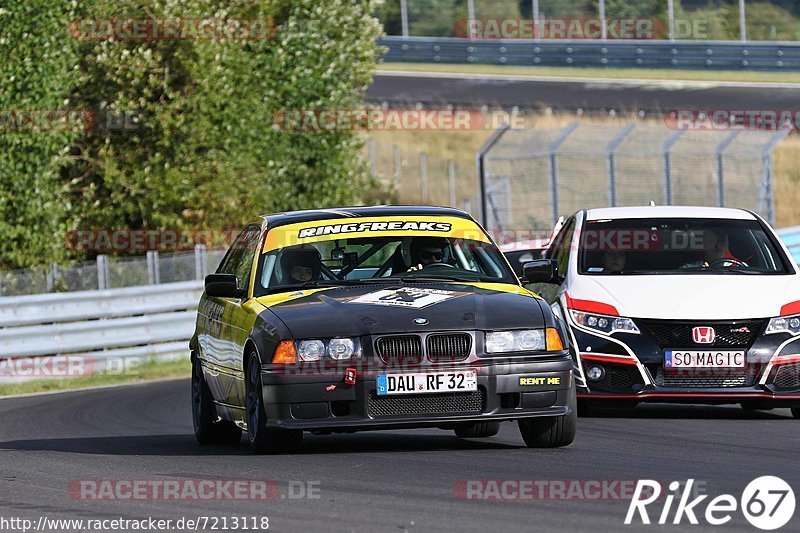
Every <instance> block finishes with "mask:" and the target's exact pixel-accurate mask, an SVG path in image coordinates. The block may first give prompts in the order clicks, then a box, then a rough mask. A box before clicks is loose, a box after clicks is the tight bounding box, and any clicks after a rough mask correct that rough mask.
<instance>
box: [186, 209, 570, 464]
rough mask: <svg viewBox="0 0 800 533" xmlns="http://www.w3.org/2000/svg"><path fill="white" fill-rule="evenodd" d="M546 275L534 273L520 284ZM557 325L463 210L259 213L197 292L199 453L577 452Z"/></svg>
mask: <svg viewBox="0 0 800 533" xmlns="http://www.w3.org/2000/svg"><path fill="white" fill-rule="evenodd" d="M553 275H554V272H553V266H552V263H551V262H549V260H540V261H535V262H532V263H529V264H527V265H526V268H525V277H526V278H527V281H529V282H541V281H549V280H550V279H552V277H553ZM567 338H568V337H567V335H566V332H565V330H564V325H563V323H562V322H560V321H559V320H558V319H556V318H555V317H554V316H553V314H552V312H551V311H550V307H549V306H548V305H547V304H546V303H545V302H544V301H543V300H541V299H540V298H539V297H538V296H537V295H535V294H533V293H531V292H529V291H527V290H526V289H524V288H523V287H522V286H521V285H520V280H519V279H518V278H517V277H516V276H515V275H514V272H513V271H512V269H511V267H510V266H509V264H508V261H506V259H505V257H504V256H503V255H502V254H501V253H500V251H499V250H498V249H497V247H496V246H495V244H494V243H493V242H492V240H491V238H490V237H489V236H488V235H487V234H486V232H485V231H484V230H483V229H482V228H481V227H480V225H478V223H477V222H475V220H473V219H472V218H471V217H470V216H469V215H468V214H467V213H464V212H463V211H459V210H457V209H450V208H441V207H396V206H395V207H389V206H379V207H356V208H343V209H325V210H314V211H297V212H289V213H280V214H274V215H266V216H262V217H260V218H258V219H256V220H255V221H254V222H252V223H251V224H249V225H248V226H246V227H245V228H244V230H243V231H242V233H241V234H240V235H239V236H238V237H237V239H236V240H235V241H234V243H233V245H232V246H231V248H230V250H228V252H227V254H226V256H225V258H224V259H223V260H222V262H221V263H220V266H219V268H218V269H217V272H216V273H215V274H211V275H209V276H208V277H207V278H206V280H205V293H204V294H203V296H202V299H201V301H200V304H199V307H198V316H197V327H196V331H195V334H194V336H193V337H192V340H191V342H190V348H191V354H192V355H191V356H192V365H193V372H192V414H193V418H194V428H195V435H196V437H197V440H198V441H199V442H201V443H236V442H239V439H240V436H241V432H242V430H243V429H244V430H246V431H247V433H248V437H249V441H250V445H251V446H252V448H253V449H254V450H256V451H258V452H279V451H291V450H294V449H297V447H299V446H300V443H301V441H302V436H303V432H304V431H312V432H314V433H330V432H339V431H359V430H368V429H399V428H419V427H439V428H442V429H452V430H455V432H456V434H457V435H458V436H461V437H489V436H492V435H495V434H496V433H497V432H498V430H499V425H500V422H502V421H510V420H517V421H518V424H519V429H520V432H521V434H522V437H523V439H524V441H525V443H526V444H527V445H528V446H529V447H557V446H565V445H568V444H570V443H571V442H572V441H573V439H574V436H575V424H576V413H575V384H574V380H573V376H572V359H571V357H570V353H569V349H568V346H566V345H565V342H567V341H566V339H567Z"/></svg>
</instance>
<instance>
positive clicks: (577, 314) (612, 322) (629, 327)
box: [570, 309, 640, 335]
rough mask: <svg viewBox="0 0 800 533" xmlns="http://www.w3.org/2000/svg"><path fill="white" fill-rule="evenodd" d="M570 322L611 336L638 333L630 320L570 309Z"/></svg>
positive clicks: (637, 329)
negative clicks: (613, 334) (572, 321)
mask: <svg viewBox="0 0 800 533" xmlns="http://www.w3.org/2000/svg"><path fill="white" fill-rule="evenodd" d="M570 313H571V314H572V320H574V321H575V323H576V324H578V325H579V326H583V327H585V328H589V329H593V330H595V331H599V332H600V333H605V334H606V335H611V334H612V333H617V332H621V333H640V332H639V328H638V327H636V324H635V323H634V322H633V320H631V319H630V318H624V317H618V316H608V315H597V314H593V313H585V312H583V311H576V310H575V309H570Z"/></svg>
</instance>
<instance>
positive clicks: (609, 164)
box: [606, 122, 636, 207]
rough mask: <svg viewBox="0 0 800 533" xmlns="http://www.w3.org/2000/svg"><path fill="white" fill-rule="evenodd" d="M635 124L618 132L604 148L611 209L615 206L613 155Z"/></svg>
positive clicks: (614, 162) (615, 185)
mask: <svg viewBox="0 0 800 533" xmlns="http://www.w3.org/2000/svg"><path fill="white" fill-rule="evenodd" d="M634 128H636V123H635V122H634V123H633V124H628V125H627V126H625V127H624V128H622V131H620V132H619V133H618V134H617V135H616V136H615V137H614V138H613V139H611V142H609V143H608V146H606V170H607V171H608V196H609V199H610V200H611V207H616V206H617V166H616V161H615V160H614V153H615V152H616V151H617V148H619V145H620V144H622V142H623V141H624V140H625V139H626V138H627V137H628V135H630V134H631V132H633V130H634Z"/></svg>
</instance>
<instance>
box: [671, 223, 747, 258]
mask: <svg viewBox="0 0 800 533" xmlns="http://www.w3.org/2000/svg"><path fill="white" fill-rule="evenodd" d="M728 244H729V241H728V232H727V231H725V230H724V229H720V228H715V229H706V230H705V231H703V256H702V258H701V259H699V260H697V261H693V262H691V263H687V264H685V265H683V266H682V267H681V268H698V267H701V268H708V267H709V266H711V265H714V264H715V262H716V263H717V264H718V265H720V266H731V265H734V264H736V263H741V264H744V263H743V262H742V261H739V260H738V259H736V257H734V255H733V254H732V253H731V251H730V249H729V248H728ZM726 260H729V261H726Z"/></svg>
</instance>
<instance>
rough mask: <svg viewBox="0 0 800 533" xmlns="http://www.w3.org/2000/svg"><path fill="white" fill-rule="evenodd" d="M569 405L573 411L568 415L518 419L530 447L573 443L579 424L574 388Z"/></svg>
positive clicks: (555, 446) (526, 442)
mask: <svg viewBox="0 0 800 533" xmlns="http://www.w3.org/2000/svg"><path fill="white" fill-rule="evenodd" d="M569 407H570V409H571V411H570V413H569V414H566V415H562V416H548V417H536V418H521V419H519V420H517V423H518V424H519V432H520V433H521V434H522V440H524V441H525V444H526V445H527V446H528V448H559V447H561V446H567V445H569V444H571V443H572V441H574V440H575V430H576V427H577V425H578V413H577V407H576V401H575V390H574V389H573V390H572V391H571V392H570V399H569Z"/></svg>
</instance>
